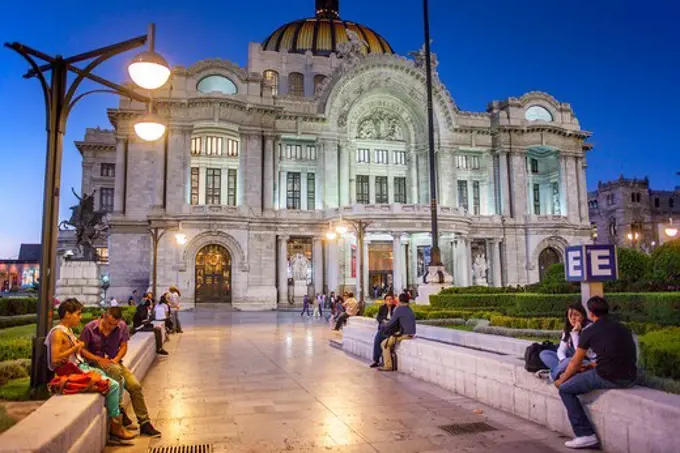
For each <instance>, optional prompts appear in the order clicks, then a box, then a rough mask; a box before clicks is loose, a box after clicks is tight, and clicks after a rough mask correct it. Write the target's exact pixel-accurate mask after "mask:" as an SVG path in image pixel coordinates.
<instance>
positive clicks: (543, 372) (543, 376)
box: [534, 370, 550, 379]
mask: <svg viewBox="0 0 680 453" xmlns="http://www.w3.org/2000/svg"><path fill="white" fill-rule="evenodd" d="M534 376H536V377H537V378H539V379H548V378H549V377H550V370H538V371H537V372H536V373H535V374H534Z"/></svg>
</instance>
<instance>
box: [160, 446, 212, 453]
mask: <svg viewBox="0 0 680 453" xmlns="http://www.w3.org/2000/svg"><path fill="white" fill-rule="evenodd" d="M147 453H212V445H210V444H196V445H165V446H159V447H153V448H151V447H150V448H149V450H148V451H147Z"/></svg>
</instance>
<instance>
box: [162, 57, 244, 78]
mask: <svg viewBox="0 0 680 453" xmlns="http://www.w3.org/2000/svg"><path fill="white" fill-rule="evenodd" d="M211 69H224V70H227V71H229V72H233V73H235V74H236V75H237V76H238V77H239V78H240V79H241V80H242V81H244V82H245V81H246V80H248V78H249V74H248V73H247V72H246V70H245V69H243V68H241V67H240V66H239V65H237V64H236V63H232V62H231V61H229V60H222V59H220V58H212V59H206V60H201V61H197V62H196V63H194V64H192V65H191V66H189V67H188V68H185V67H184V66H175V67H174V68H173V70H172V73H173V74H174V75H179V76H188V77H193V76H195V75H197V74H200V73H201V72H205V71H209V70H211Z"/></svg>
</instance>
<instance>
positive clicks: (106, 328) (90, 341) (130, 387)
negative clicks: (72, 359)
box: [80, 307, 161, 437]
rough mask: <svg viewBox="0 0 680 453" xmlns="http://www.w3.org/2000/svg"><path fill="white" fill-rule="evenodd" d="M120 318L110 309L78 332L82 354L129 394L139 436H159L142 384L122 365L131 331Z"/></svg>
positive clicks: (125, 421)
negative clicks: (153, 423) (150, 416)
mask: <svg viewBox="0 0 680 453" xmlns="http://www.w3.org/2000/svg"><path fill="white" fill-rule="evenodd" d="M122 317H123V312H122V310H121V309H120V307H110V308H109V309H107V310H106V311H105V312H104V314H103V315H102V317H101V318H100V319H95V320H94V321H91V322H89V323H88V324H87V325H86V326H85V327H84V328H83V331H82V332H81V333H80V340H81V341H82V342H83V349H82V351H81V353H82V355H83V357H84V358H85V359H86V360H87V361H88V362H89V363H90V365H92V366H95V367H97V368H99V369H101V370H103V371H104V372H105V373H106V375H107V376H110V377H111V378H112V379H115V380H116V381H118V382H119V383H120V384H121V386H122V387H123V388H125V390H127V391H128V393H130V400H131V401H132V407H133V408H134V411H135V415H136V416H137V422H138V423H139V432H140V434H142V435H143V436H149V437H160V435H161V433H160V431H158V430H156V428H154V426H153V425H152V424H151V419H150V418H149V411H148V409H147V407H146V401H145V400H144V393H143V390H142V384H140V383H139V381H138V380H137V378H136V377H135V375H134V374H132V372H131V371H130V370H129V369H128V368H127V367H126V366H125V365H124V364H123V358H124V357H125V354H127V350H128V341H129V340H130V331H129V328H128V326H127V325H126V324H125V322H124V321H123V320H122ZM121 414H122V415H123V425H125V426H129V425H131V424H132V420H130V419H129V417H128V416H127V415H126V414H125V412H124V411H123V410H122V409H121Z"/></svg>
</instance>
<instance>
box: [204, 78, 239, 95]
mask: <svg viewBox="0 0 680 453" xmlns="http://www.w3.org/2000/svg"><path fill="white" fill-rule="evenodd" d="M196 89H197V90H198V91H200V92H201V93H204V94H207V93H213V92H217V93H222V94H236V92H237V91H238V89H237V88H236V85H235V84H234V82H232V81H231V80H230V79H229V78H228V77H225V76H223V75H219V74H213V75H209V76H207V77H203V78H202V79H201V81H200V82H198V84H197V85H196Z"/></svg>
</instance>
